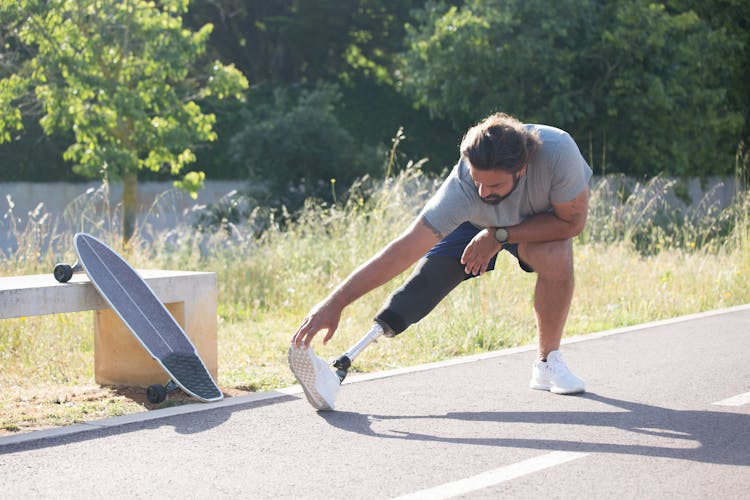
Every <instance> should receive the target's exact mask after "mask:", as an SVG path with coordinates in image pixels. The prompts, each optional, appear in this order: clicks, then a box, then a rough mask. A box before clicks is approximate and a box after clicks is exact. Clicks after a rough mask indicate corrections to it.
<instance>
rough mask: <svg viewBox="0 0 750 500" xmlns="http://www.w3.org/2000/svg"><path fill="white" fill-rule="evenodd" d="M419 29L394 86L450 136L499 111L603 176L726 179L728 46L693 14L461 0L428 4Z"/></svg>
mask: <svg viewBox="0 0 750 500" xmlns="http://www.w3.org/2000/svg"><path fill="white" fill-rule="evenodd" d="M418 20H419V23H418V24H417V25H415V26H412V27H410V29H409V35H408V39H407V41H408V50H407V51H405V53H404V54H403V56H402V70H401V72H402V76H401V84H402V85H403V88H404V90H405V91H406V92H408V93H409V94H410V95H412V96H413V97H414V98H415V99H416V101H417V102H418V103H419V104H421V105H422V106H426V107H427V108H428V109H430V111H431V112H432V113H433V114H435V115H437V116H444V117H448V118H450V119H451V120H452V121H453V122H454V123H455V124H456V126H457V127H466V126H467V125H469V124H471V123H473V122H475V121H477V120H478V119H479V118H481V117H482V116H484V115H487V114H490V113H491V112H493V111H497V110H502V111H506V112H509V113H511V114H514V115H516V116H518V117H520V118H521V119H522V120H524V121H527V122H541V123H548V124H552V125H556V126H559V127H561V128H564V129H566V130H568V131H570V132H571V133H572V134H573V136H574V137H575V138H576V139H577V141H578V143H579V145H581V146H582V150H584V151H586V150H589V151H592V152H593V151H596V152H597V153H598V152H599V151H602V154H601V156H602V161H601V162H600V165H599V166H600V168H602V169H604V168H605V167H606V166H607V163H609V164H611V165H614V166H615V169H616V170H618V171H624V172H627V173H630V174H638V175H640V174H646V173H649V172H658V171H666V172H669V173H672V174H681V175H698V174H704V175H705V174H710V173H721V174H726V173H730V172H732V170H733V166H734V163H733V158H734V148H735V147H736V136H737V133H738V130H739V128H740V126H741V121H742V117H741V114H740V113H738V112H737V110H736V109H732V108H731V107H730V105H729V103H728V101H727V99H726V88H725V85H724V81H725V80H726V79H727V78H728V77H729V75H730V74H731V71H732V69H731V67H727V66H726V65H725V64H723V59H724V58H725V57H726V56H727V55H728V54H729V53H730V52H731V50H733V44H734V43H735V42H734V41H733V39H732V38H731V37H728V36H727V35H726V33H725V32H724V31H723V30H721V29H714V28H711V27H710V26H709V25H708V24H707V23H705V22H704V21H703V20H701V19H700V18H699V17H698V16H697V15H696V14H695V13H694V12H692V11H686V12H673V11H668V10H667V9H666V8H665V7H664V6H663V5H662V4H658V3H653V2H650V1H646V0H629V1H627V2H620V1H605V2H602V1H595V0H587V1H581V0H561V1H558V2H548V1H545V0H511V1H505V0H504V1H499V0H466V1H465V2H464V3H463V5H462V6H461V7H455V6H454V7H448V6H446V5H445V4H443V3H440V2H428V3H427V5H426V7H425V8H424V9H423V10H422V11H421V12H420V14H419V16H418ZM586 146H588V147H586ZM589 156H593V155H589ZM598 159H599V154H597V158H596V160H598ZM590 160H591V162H592V163H594V158H590ZM610 168H611V167H610Z"/></svg>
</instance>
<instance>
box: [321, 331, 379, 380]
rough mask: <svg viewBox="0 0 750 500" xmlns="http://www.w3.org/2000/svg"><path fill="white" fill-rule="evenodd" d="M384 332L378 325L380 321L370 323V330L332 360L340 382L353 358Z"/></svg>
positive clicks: (347, 371)
mask: <svg viewBox="0 0 750 500" xmlns="http://www.w3.org/2000/svg"><path fill="white" fill-rule="evenodd" d="M384 333H385V332H384V331H383V327H382V326H381V325H380V323H374V324H373V325H372V328H370V331H369V332H367V333H366V334H365V336H364V337H362V338H361V339H360V340H359V342H357V343H356V344H354V346H352V347H351V348H350V349H349V350H348V351H346V352H345V353H344V354H342V355H341V356H339V357H338V358H336V359H335V360H334V362H333V367H334V368H336V375H338V377H339V380H340V381H341V382H343V381H344V379H345V378H346V375H347V374H348V373H349V368H350V367H351V366H352V362H353V361H354V358H356V357H357V356H359V354H360V353H361V352H362V351H364V350H365V347H367V346H368V345H370V344H372V343H373V342H377V338H378V337H380V336H381V335H383V334H384Z"/></svg>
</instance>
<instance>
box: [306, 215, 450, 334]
mask: <svg viewBox="0 0 750 500" xmlns="http://www.w3.org/2000/svg"><path fill="white" fill-rule="evenodd" d="M440 238H441V235H440V234H439V233H437V232H436V231H435V230H434V229H432V227H431V226H429V225H428V224H427V222H426V221H425V220H424V219H422V218H418V219H417V220H415V221H414V222H413V223H412V225H411V226H409V228H408V229H407V230H406V231H404V233H403V234H401V236H399V237H397V238H396V239H394V240H393V241H391V242H390V243H389V244H388V245H386V246H385V248H383V249H382V250H381V251H380V252H378V253H377V254H376V255H375V256H374V257H372V258H371V259H370V260H368V261H367V262H365V263H364V264H362V265H361V266H359V267H358V268H357V269H355V270H354V271H353V272H352V273H351V274H350V275H349V276H348V277H347V278H346V279H345V280H344V281H343V282H342V283H341V284H340V285H339V286H337V287H336V289H335V290H333V292H331V293H330V294H329V295H328V297H326V298H325V299H324V300H323V301H322V302H320V303H319V304H317V305H316V306H315V307H313V308H312V309H311V310H310V312H309V313H308V314H307V316H305V319H304V320H303V322H302V325H300V327H299V328H298V329H297V331H296V333H295V334H294V337H293V338H292V342H293V343H294V344H295V345H297V346H301V345H302V344H303V343H304V344H305V345H307V346H309V345H310V342H311V341H312V339H313V338H314V337H315V335H316V334H317V333H318V332H319V331H320V330H323V329H326V330H327V332H326V335H325V337H324V338H323V343H324V344H325V343H327V342H328V341H329V340H330V339H331V337H333V334H334V333H335V332H336V328H337V327H338V324H339V320H340V318H341V312H342V311H343V310H344V308H345V307H346V306H348V305H349V304H351V303H352V302H354V301H355V300H357V299H358V298H360V297H361V296H363V295H365V294H366V293H368V292H370V291H372V290H374V289H375V288H377V287H379V286H381V285H383V284H385V283H387V282H388V281H390V280H392V279H393V278H395V277H396V276H398V275H399V274H401V273H402V272H404V271H405V270H407V269H408V268H409V267H410V266H411V265H412V264H414V263H415V262H416V261H417V260H419V258H420V257H422V256H423V255H424V254H425V253H426V252H427V251H428V250H429V249H430V248H432V247H433V246H434V245H435V244H436V243H437V242H438V241H440Z"/></svg>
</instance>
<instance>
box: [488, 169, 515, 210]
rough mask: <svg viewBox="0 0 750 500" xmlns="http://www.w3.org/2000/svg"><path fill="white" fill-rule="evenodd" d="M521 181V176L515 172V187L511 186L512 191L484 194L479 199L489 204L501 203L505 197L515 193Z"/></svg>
mask: <svg viewBox="0 0 750 500" xmlns="http://www.w3.org/2000/svg"><path fill="white" fill-rule="evenodd" d="M520 181H521V176H520V175H517V174H513V187H512V188H510V191H508V192H507V193H506V194H503V195H499V194H491V195H489V196H483V197H480V198H479V199H480V200H482V201H483V202H485V203H486V204H488V205H499V204H500V202H501V201H503V200H504V199H505V198H507V197H508V196H510V195H512V194H513V191H515V190H516V188H517V187H518V183H519V182H520Z"/></svg>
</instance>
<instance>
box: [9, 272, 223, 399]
mask: <svg viewBox="0 0 750 500" xmlns="http://www.w3.org/2000/svg"><path fill="white" fill-rule="evenodd" d="M138 274H140V275H141V276H142V277H143V278H144V279H145V280H146V282H147V283H148V284H149V286H150V287H151V289H152V290H153V291H154V292H155V293H156V295H157V297H159V299H160V300H161V301H162V302H163V303H164V304H165V305H166V307H167V309H168V310H169V312H170V313H171V314H172V316H174V318H175V319H176V320H177V322H178V323H179V324H180V326H182V328H183V329H184V330H185V332H186V333H187V335H188V337H189V338H190V340H191V341H192V342H193V345H195V347H196V349H197V350H198V354H199V355H200V356H201V358H202V359H203V362H204V363H205V365H206V367H207V368H208V371H209V372H210V373H211V375H212V376H213V377H214V379H216V376H217V372H218V366H217V344H216V331H217V323H218V321H217V302H216V301H217V290H216V274H215V273H206V272H187V271H164V270H138ZM91 310H93V311H94V374H95V379H96V382H97V383H98V384H102V385H143V386H145V385H150V384H154V383H165V382H166V381H167V375H166V373H164V370H162V369H161V368H160V367H159V365H158V364H157V363H156V362H155V361H154V360H153V359H151V357H150V356H149V355H148V353H147V352H146V350H145V349H144V348H143V346H141V344H140V343H138V341H137V340H136V339H135V337H133V335H132V334H131V333H130V331H129V330H128V329H127V327H126V326H125V324H124V323H123V322H122V321H121V320H120V318H119V317H118V316H117V314H116V313H115V312H114V311H113V310H112V309H110V308H109V304H107V302H106V301H105V300H104V299H103V298H102V296H101V295H99V292H97V290H96V288H94V285H92V284H91V282H90V281H89V279H88V276H86V274H85V273H79V274H76V275H74V276H73V278H72V279H71V280H70V281H69V282H68V283H64V284H63V283H58V282H57V281H55V278H54V277H53V276H52V273H51V272H50V273H48V274H37V275H29V276H17V277H0V319H4V318H20V317H29V316H39V315H43V314H61V313H69V312H79V311H91ZM54 355H55V353H50V356H52V357H54Z"/></svg>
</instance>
